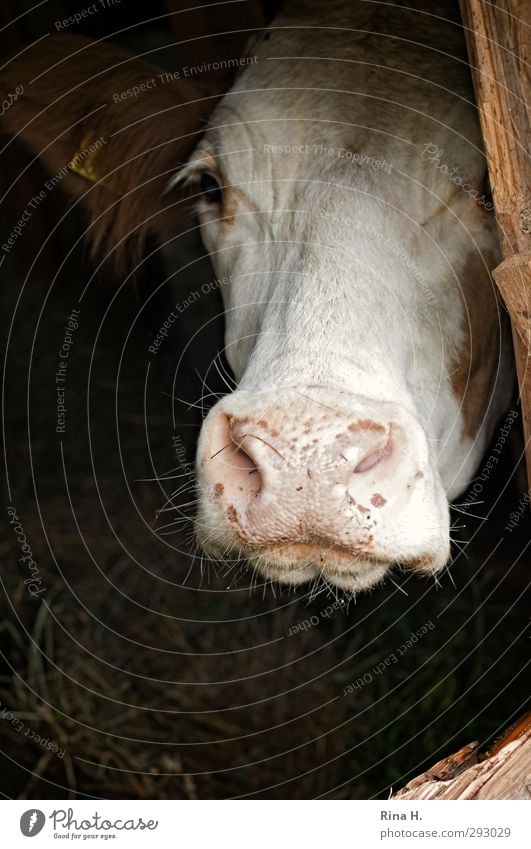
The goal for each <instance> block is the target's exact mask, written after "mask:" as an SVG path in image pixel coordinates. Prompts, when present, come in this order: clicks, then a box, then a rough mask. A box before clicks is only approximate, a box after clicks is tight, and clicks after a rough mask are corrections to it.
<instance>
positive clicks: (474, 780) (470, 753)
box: [391, 714, 531, 800]
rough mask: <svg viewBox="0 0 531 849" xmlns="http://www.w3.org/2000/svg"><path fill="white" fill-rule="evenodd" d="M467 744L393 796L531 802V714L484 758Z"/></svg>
mask: <svg viewBox="0 0 531 849" xmlns="http://www.w3.org/2000/svg"><path fill="white" fill-rule="evenodd" d="M478 749H479V744H478V743H469V744H468V745H467V746H463V748H462V749H459V751H458V752H456V753H455V754H454V755H450V756H449V757H448V758H444V759H443V760H442V761H439V762H438V763H436V764H435V765H434V766H432V767H431V768H430V769H429V770H428V771H427V772H424V773H423V774H422V775H419V776H418V777H417V778H414V779H413V780H412V781H410V782H409V784H406V786H405V787H404V788H403V790H399V792H398V793H396V794H394V795H393V796H392V797H391V799H392V800H395V799H397V800H402V799H531V766H530V764H531V714H526V715H525V716H523V717H522V718H521V719H520V720H519V721H518V722H517V723H515V725H513V726H511V728H509V729H508V731H506V732H505V734H504V735H503V737H502V738H501V740H499V741H498V742H497V743H496V744H495V745H494V746H493V747H492V748H491V749H490V750H489V751H488V752H487V753H486V754H485V755H480V754H478Z"/></svg>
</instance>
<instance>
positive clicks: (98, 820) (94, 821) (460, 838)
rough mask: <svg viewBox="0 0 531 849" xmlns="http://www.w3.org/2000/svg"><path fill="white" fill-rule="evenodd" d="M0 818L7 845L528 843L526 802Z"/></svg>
mask: <svg viewBox="0 0 531 849" xmlns="http://www.w3.org/2000/svg"><path fill="white" fill-rule="evenodd" d="M0 812H1V813H0V816H1V822H2V831H1V835H0V843H1V845H2V846H5V847H6V849H14V847H19V846H24V847H28V846H33V847H35V849H41V847H48V846H55V847H57V846H60V845H64V844H65V843H66V841H67V840H68V841H69V843H68V844H67V845H71V844H72V843H77V844H79V845H84V846H86V845H97V846H102V845H107V846H109V845H110V846H116V847H119V846H120V847H128V846H141V847H143V849H149V847H150V846H153V849H155V847H156V849H164V847H172V849H173V847H175V849H179V847H185V849H207V847H210V849H240V848H241V849H272V847H273V849H288V847H299V849H326V847H332V846H333V847H345V849H354V847H356V848H357V847H361V849H372V847H385V846H389V847H395V846H407V847H415V846H418V847H419V849H425V847H426V846H433V847H440V849H443V847H458V846H459V847H465V846H471V847H474V846H475V847H478V849H480V847H481V848H482V847H485V846H488V847H499V849H504V847H518V849H523V847H528V846H530V845H531V840H530V839H529V837H530V835H529V824H528V823H529V803H528V802H512V801H511V802H510V801H499V802H487V801H485V802H483V801H481V802H475V801H472V802H465V801H460V802H440V801H434V802H387V803H384V802H372V801H371V802H363V801H254V800H253V801H234V802H233V801H197V802H194V801H192V802H189V801H171V800H168V801H149V800H148V801H138V800H136V801H130V800H123V801H122V800H109V801H84V800H83V801H65V800H55V801H54V800H46V801H37V802H35V805H34V806H33V805H32V804H31V803H29V802H27V801H23V802H20V801H4V802H2V807H1V808H0ZM526 815H527V816H526ZM526 820H527V825H526ZM33 838H34V839H35V842H34V843H31V842H30V841H31V840H32V839H33Z"/></svg>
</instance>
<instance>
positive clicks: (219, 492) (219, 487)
mask: <svg viewBox="0 0 531 849" xmlns="http://www.w3.org/2000/svg"><path fill="white" fill-rule="evenodd" d="M224 490H225V487H224V486H223V484H222V483H217V484H216V485H215V486H214V495H215V496H216V498H219V497H220V496H221V495H223V492H224Z"/></svg>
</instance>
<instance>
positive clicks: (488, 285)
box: [451, 251, 500, 439]
mask: <svg viewBox="0 0 531 849" xmlns="http://www.w3.org/2000/svg"><path fill="white" fill-rule="evenodd" d="M483 256H484V259H485V262H486V263H487V266H488V268H490V269H492V268H494V267H495V266H496V260H495V257H494V256H493V255H492V253H491V252H487V251H485V252H484V253H483ZM460 284H461V289H462V295H463V299H464V310H465V315H464V318H463V330H464V333H465V346H464V350H462V351H460V352H459V355H458V359H457V360H456V361H455V362H454V366H453V372H452V376H451V381H452V388H453V391H454V393H455V395H456V397H457V399H458V401H459V403H460V404H461V413H462V416H463V420H464V422H463V430H464V433H465V435H466V436H468V437H470V438H471V439H473V438H474V437H475V436H476V434H477V432H478V429H479V425H480V422H481V419H482V417H483V415H484V413H485V409H486V406H487V402H488V398H489V394H490V391H491V386H492V380H493V376H494V374H495V371H496V360H497V357H498V350H499V343H500V328H499V318H498V309H497V298H496V292H495V286H494V284H493V282H492V281H491V279H490V275H489V273H488V271H487V270H486V269H485V267H484V265H483V260H482V259H481V257H479V256H476V255H475V254H474V255H472V256H471V257H470V258H469V259H468V261H467V262H466V264H465V267H464V269H463V273H462V275H461V277H460ZM467 313H468V314H467Z"/></svg>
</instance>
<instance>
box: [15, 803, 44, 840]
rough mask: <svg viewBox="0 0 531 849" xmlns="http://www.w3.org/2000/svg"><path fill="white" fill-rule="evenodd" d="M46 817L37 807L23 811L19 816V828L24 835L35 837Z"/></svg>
mask: <svg viewBox="0 0 531 849" xmlns="http://www.w3.org/2000/svg"><path fill="white" fill-rule="evenodd" d="M45 822H46V817H45V816H44V814H43V812H42V811H39V810H38V808H31V809H30V810H29V811H25V812H24V813H23V814H22V816H21V817H20V830H21V832H22V834H23V835H24V837H35V835H36V834H38V833H39V832H40V831H42V829H43V827H44V823H45Z"/></svg>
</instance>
